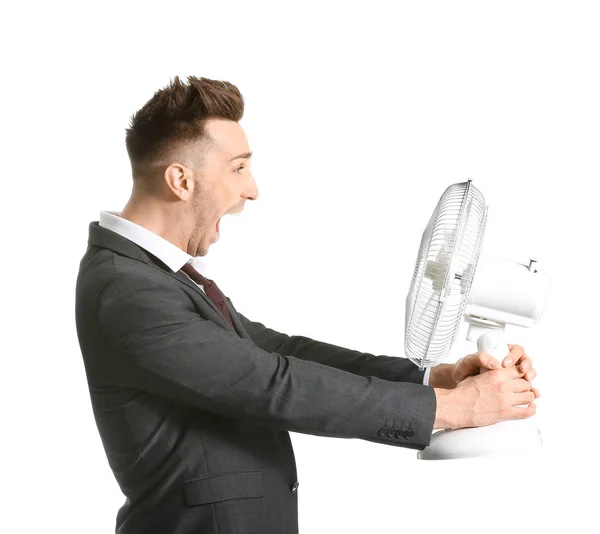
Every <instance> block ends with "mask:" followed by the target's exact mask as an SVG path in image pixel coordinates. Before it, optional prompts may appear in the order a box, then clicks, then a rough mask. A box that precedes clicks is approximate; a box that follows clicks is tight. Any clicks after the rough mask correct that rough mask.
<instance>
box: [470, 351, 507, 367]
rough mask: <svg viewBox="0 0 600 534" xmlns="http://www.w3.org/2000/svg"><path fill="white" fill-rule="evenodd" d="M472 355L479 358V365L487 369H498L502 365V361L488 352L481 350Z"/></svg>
mask: <svg viewBox="0 0 600 534" xmlns="http://www.w3.org/2000/svg"><path fill="white" fill-rule="evenodd" d="M469 356H471V355H469ZM472 356H474V357H475V358H477V360H478V362H477V364H478V366H479V367H485V368H486V369H498V368H499V367H500V362H499V361H498V360H497V359H496V358H494V357H493V356H491V355H490V354H488V353H487V352H479V353H476V354H473V355H472Z"/></svg>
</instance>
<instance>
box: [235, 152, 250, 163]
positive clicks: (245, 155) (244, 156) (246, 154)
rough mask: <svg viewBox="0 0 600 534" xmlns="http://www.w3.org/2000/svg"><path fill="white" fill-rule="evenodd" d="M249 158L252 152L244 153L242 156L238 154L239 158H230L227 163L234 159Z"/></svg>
mask: <svg viewBox="0 0 600 534" xmlns="http://www.w3.org/2000/svg"><path fill="white" fill-rule="evenodd" d="M251 157H252V152H244V153H243V154H240V155H239V156H235V157H234V158H231V159H230V160H229V161H233V160H234V159H240V158H251Z"/></svg>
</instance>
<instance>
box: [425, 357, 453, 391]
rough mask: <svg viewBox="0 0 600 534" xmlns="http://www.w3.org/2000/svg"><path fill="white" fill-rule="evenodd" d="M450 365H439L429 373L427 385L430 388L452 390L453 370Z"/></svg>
mask: <svg viewBox="0 0 600 534" xmlns="http://www.w3.org/2000/svg"><path fill="white" fill-rule="evenodd" d="M454 365H455V364H452V363H440V364H438V365H436V366H434V367H432V368H431V369H430V371H429V385H430V386H431V387H432V388H443V389H454V388H455V387H456V382H455V381H454V380H453V379H452V371H453V370H454Z"/></svg>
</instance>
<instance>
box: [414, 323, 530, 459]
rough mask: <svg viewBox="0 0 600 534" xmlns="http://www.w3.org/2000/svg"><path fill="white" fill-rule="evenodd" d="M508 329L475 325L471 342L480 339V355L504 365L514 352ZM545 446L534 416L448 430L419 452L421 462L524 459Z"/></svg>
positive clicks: (469, 337) (478, 345)
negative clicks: (507, 337)
mask: <svg viewBox="0 0 600 534" xmlns="http://www.w3.org/2000/svg"><path fill="white" fill-rule="evenodd" d="M504 326H505V325H501V324H499V323H495V324H489V325H483V324H482V323H478V324H476V325H475V324H473V323H471V325H470V327H469V334H468V335H467V338H468V339H469V340H471V341H472V340H474V339H475V338H476V339H477V348H478V350H479V352H486V353H487V354H490V355H491V356H493V357H494V358H497V359H498V360H499V361H502V360H503V359H504V358H505V356H507V355H508V354H509V352H510V351H509V350H508V344H507V343H506V337H505V333H504ZM482 371H488V369H485V370H484V369H482ZM541 445H542V437H541V433H540V431H539V429H538V428H537V424H536V423H535V416H533V417H529V418H527V419H513V420H510V421H502V422H500V423H496V424H494V425H487V426H482V427H475V428H460V429H448V428H446V429H444V430H441V431H439V432H437V433H435V434H433V435H432V436H431V442H430V444H429V446H428V447H426V448H425V449H424V450H422V451H419V452H418V453H417V458H419V459H421V460H451V459H462V458H477V457H482V456H507V455H519V456H521V455H525V454H532V453H536V452H538V451H539V448H540V446H541Z"/></svg>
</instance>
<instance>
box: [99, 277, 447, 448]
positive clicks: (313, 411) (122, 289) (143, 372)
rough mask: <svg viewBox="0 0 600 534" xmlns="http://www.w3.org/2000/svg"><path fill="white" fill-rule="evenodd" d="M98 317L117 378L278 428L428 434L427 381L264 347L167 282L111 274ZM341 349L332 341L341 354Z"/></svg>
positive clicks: (395, 441)
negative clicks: (207, 314) (204, 312)
mask: <svg viewBox="0 0 600 534" xmlns="http://www.w3.org/2000/svg"><path fill="white" fill-rule="evenodd" d="M96 317H97V326H98V333H99V335H100V338H101V340H102V342H103V343H104V344H105V346H106V347H107V348H108V349H109V350H108V351H107V353H108V354H110V355H111V356H110V366H111V372H112V373H113V376H114V377H115V379H116V381H117V383H119V384H120V385H121V386H123V387H134V388H138V389H141V390H144V391H148V392H150V393H153V394H156V395H160V396H162V397H165V398H169V399H172V400H174V401H178V402H181V403H186V404H188V405H191V406H194V407H197V408H199V409H202V410H206V411H212V412H214V413H218V414H221V415H225V416H229V417H233V418H247V419H250V420H252V421H253V422H255V423H256V424H259V425H263V426H271V427H275V428H279V429H283V430H289V431H295V432H303V433H308V434H315V435H321V436H331V437H339V438H360V439H365V440H369V441H376V442H380V443H386V444H389V445H395V446H403V447H408V448H413V449H423V448H424V447H425V446H427V445H428V444H429V442H430V439H431V433H432V429H433V423H434V419H435V410H436V398H435V393H434V391H433V389H432V388H431V387H429V386H424V385H419V384H414V383H409V382H389V381H385V380H381V379H379V378H376V377H373V376H367V377H365V376H358V375H355V374H352V373H349V372H347V371H344V370H341V369H336V368H334V367H330V366H328V365H323V364H322V363H319V362H317V361H308V360H305V359H300V358H296V357H294V356H288V355H283V354H280V353H278V352H276V351H275V350H264V349H263V348H261V347H259V346H258V345H257V344H256V343H254V342H253V341H252V340H250V339H244V338H241V337H239V336H238V335H237V334H236V333H235V332H233V331H230V330H225V329H223V328H221V327H220V326H219V325H217V324H216V323H214V322H212V321H210V320H206V319H204V318H203V317H202V316H201V315H199V314H198V313H197V311H196V309H195V307H194V304H193V302H192V300H191V299H190V297H189V296H188V295H187V294H186V293H185V292H184V291H183V290H182V289H180V288H178V287H176V286H174V285H173V284H157V283H156V279H151V278H146V277H144V276H135V275H133V274H127V273H125V274H123V273H121V274H117V275H114V276H112V277H111V278H109V279H107V280H106V281H105V282H104V283H103V285H102V286H101V288H100V289H99V290H98V293H97V298H96ZM266 346H268V345H266ZM307 350H308V348H306V349H305V350H304V351H303V354H306V351H307ZM320 350H321V351H327V350H328V349H327V347H321V349H320ZM344 350H345V349H341V348H339V347H338V348H336V349H335V351H336V352H337V353H338V354H339V357H340V358H343V357H344ZM353 355H354V353H353V351H347V356H348V357H349V358H351V357H353ZM390 428H391V429H395V428H398V429H400V428H404V429H410V433H405V435H410V437H405V438H404V439H399V438H398V436H395V435H393V432H390V433H389V436H388V434H386V432H385V431H384V429H385V430H386V431H387V430H388V429H390Z"/></svg>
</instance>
